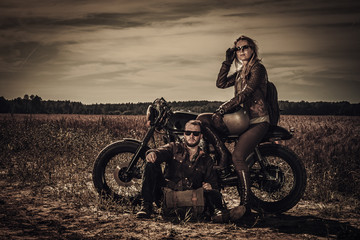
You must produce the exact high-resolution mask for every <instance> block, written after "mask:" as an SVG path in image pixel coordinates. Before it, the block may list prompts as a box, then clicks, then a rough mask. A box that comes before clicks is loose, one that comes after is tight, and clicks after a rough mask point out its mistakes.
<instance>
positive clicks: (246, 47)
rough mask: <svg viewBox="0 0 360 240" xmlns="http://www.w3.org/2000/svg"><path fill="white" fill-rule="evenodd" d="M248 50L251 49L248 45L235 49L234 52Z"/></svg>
mask: <svg viewBox="0 0 360 240" xmlns="http://www.w3.org/2000/svg"><path fill="white" fill-rule="evenodd" d="M248 48H251V47H250V46H249V45H244V46H241V47H235V51H241V50H246V49H248Z"/></svg>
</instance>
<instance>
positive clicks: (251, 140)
mask: <svg viewBox="0 0 360 240" xmlns="http://www.w3.org/2000/svg"><path fill="white" fill-rule="evenodd" d="M268 129H269V123H267V122H262V123H257V124H252V125H250V127H249V128H248V129H247V130H246V131H245V132H244V133H242V134H241V135H240V137H239V138H238V140H237V142H236V144H235V147H234V152H233V153H232V162H233V163H234V167H235V169H236V171H241V170H244V171H245V172H248V171H249V168H248V166H247V164H246V163H245V160H246V158H247V157H248V156H249V154H250V153H251V152H252V151H254V148H255V147H256V145H258V144H259V143H260V141H261V139H262V138H263V137H264V136H265V134H266V132H267V130H268Z"/></svg>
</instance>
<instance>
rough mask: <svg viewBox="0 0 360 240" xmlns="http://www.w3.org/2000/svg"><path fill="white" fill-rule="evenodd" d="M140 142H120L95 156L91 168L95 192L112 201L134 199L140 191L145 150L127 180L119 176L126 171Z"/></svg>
mask: <svg viewBox="0 0 360 240" xmlns="http://www.w3.org/2000/svg"><path fill="white" fill-rule="evenodd" d="M140 144H141V143H140V142H138V141H135V140H122V141H118V142H114V143H112V144H110V145H108V146H106V147H105V148H104V149H103V150H102V151H101V152H100V153H99V155H98V156H97V158H96V160H95V163H94V168H93V173H92V177H93V183H94V186H95V189H96V191H97V192H98V193H99V194H100V195H101V196H102V197H103V198H107V199H112V200H116V201H117V200H123V199H124V198H129V199H135V198H137V197H138V196H139V193H140V190H141V183H142V182H141V176H142V172H143V167H144V164H145V151H146V150H147V149H145V150H143V151H142V152H141V153H140V158H139V159H138V161H137V164H136V167H135V170H136V173H134V174H131V175H130V176H129V178H128V179H126V180H124V179H122V177H121V176H120V175H121V174H120V173H122V172H123V171H125V170H126V168H127V166H128V165H129V163H130V161H131V159H132V157H133V155H134V154H135V153H136V151H137V149H138V147H139V146H140ZM119 176H120V177H119Z"/></svg>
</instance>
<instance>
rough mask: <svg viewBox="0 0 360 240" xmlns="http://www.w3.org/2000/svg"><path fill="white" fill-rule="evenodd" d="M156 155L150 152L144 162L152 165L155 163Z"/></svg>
mask: <svg viewBox="0 0 360 240" xmlns="http://www.w3.org/2000/svg"><path fill="white" fill-rule="evenodd" d="M156 158H157V157H156V153H154V152H150V153H149V154H148V155H146V161H147V162H151V163H154V162H155V161H156Z"/></svg>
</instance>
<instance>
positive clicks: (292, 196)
mask: <svg viewBox="0 0 360 240" xmlns="http://www.w3.org/2000/svg"><path fill="white" fill-rule="evenodd" d="M259 151H260V153H261V155H262V157H263V158H266V160H267V162H268V163H269V166H268V167H267V172H268V173H269V175H270V178H269V177H265V174H264V172H263V169H262V168H261V167H260V164H259V163H258V162H255V163H254V164H253V165H252V166H249V168H250V175H251V181H252V186H251V205H252V208H253V209H254V210H256V211H258V212H265V213H282V212H285V211H287V210H289V209H291V208H292V207H294V206H295V205H296V204H297V203H298V202H299V201H300V199H301V198H302V196H303V195H304V192H305V188H306V181H307V180H306V170H305V167H304V164H303V163H302V161H301V160H300V159H299V158H298V157H297V155H296V154H295V153H293V152H292V151H291V150H290V149H288V148H286V147H285V146H282V145H279V144H264V145H260V146H259ZM251 158H253V159H254V158H255V154H252V155H250V156H249V158H248V159H247V162H253V159H251Z"/></svg>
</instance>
